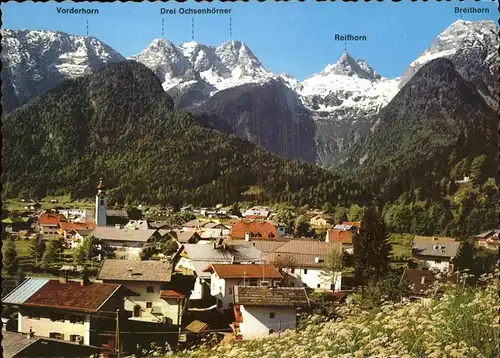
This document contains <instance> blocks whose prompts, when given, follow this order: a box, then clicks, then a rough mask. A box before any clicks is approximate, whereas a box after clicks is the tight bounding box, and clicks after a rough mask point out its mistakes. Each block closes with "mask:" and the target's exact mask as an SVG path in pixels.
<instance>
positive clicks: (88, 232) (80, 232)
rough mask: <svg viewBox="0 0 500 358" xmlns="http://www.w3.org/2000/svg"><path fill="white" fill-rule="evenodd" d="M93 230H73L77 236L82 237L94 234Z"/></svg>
mask: <svg viewBox="0 0 500 358" xmlns="http://www.w3.org/2000/svg"><path fill="white" fill-rule="evenodd" d="M92 230H93V229H88V230H87V229H77V230H71V231H73V232H76V233H77V234H80V235H81V236H87V235H88V234H90V233H91V232H92Z"/></svg>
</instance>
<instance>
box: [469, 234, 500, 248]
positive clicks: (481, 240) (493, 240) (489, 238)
mask: <svg viewBox="0 0 500 358" xmlns="http://www.w3.org/2000/svg"><path fill="white" fill-rule="evenodd" d="M499 234H500V230H490V231H485V232H482V233H481V234H478V235H476V236H474V241H475V243H476V245H477V246H479V247H485V248H487V249H489V250H498V247H499V246H500V240H499V238H498V236H499Z"/></svg>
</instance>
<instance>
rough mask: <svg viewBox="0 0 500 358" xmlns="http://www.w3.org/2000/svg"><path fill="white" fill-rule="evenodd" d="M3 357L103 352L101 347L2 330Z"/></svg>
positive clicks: (68, 355) (82, 354) (80, 355)
mask: <svg viewBox="0 0 500 358" xmlns="http://www.w3.org/2000/svg"><path fill="white" fill-rule="evenodd" d="M2 351H3V352H2V356H3V358H28V357H30V358H51V357H54V356H55V354H54V352H57V355H58V356H60V357H90V356H92V355H97V356H98V355H99V354H101V353H102V352H104V349H103V348H101V347H94V346H87V345H83V344H77V343H73V342H68V341H63V340H60V339H54V338H46V337H37V336H35V335H34V334H33V333H27V334H24V333H18V332H10V331H5V330H4V331H3V332H2Z"/></svg>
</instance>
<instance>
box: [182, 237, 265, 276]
mask: <svg viewBox="0 0 500 358" xmlns="http://www.w3.org/2000/svg"><path fill="white" fill-rule="evenodd" d="M183 246H184V250H185V251H186V254H187V257H188V258H189V259H190V260H191V261H192V262H193V265H194V268H195V271H196V274H197V275H198V277H204V278H210V273H207V272H203V270H204V269H205V268H206V267H207V266H208V265H210V264H214V263H219V264H220V263H225V264H230V263H238V262H239V263H251V262H261V261H263V260H265V257H264V254H263V253H262V251H260V250H258V249H257V248H255V247H251V246H248V245H226V248H224V247H218V248H214V247H213V245H210V244H205V245H199V244H184V245H183Z"/></svg>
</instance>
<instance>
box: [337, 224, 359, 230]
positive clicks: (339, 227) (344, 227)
mask: <svg viewBox="0 0 500 358" xmlns="http://www.w3.org/2000/svg"><path fill="white" fill-rule="evenodd" d="M333 229H334V230H344V231H347V230H352V229H355V227H354V226H352V225H347V224H338V225H335V226H334V227H333Z"/></svg>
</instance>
